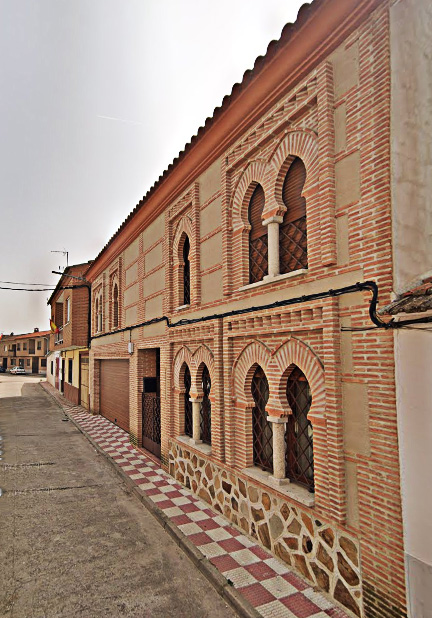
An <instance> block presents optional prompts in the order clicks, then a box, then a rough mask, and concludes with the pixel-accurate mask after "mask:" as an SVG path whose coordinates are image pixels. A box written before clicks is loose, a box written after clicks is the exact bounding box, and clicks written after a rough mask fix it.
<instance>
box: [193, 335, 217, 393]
mask: <svg viewBox="0 0 432 618" xmlns="http://www.w3.org/2000/svg"><path fill="white" fill-rule="evenodd" d="M192 362H193V370H192V368H191V367H189V369H190V372H191V381H192V390H193V391H194V392H196V393H198V394H199V395H201V394H202V393H201V390H202V389H201V381H200V373H201V370H200V368H201V366H202V365H207V369H208V370H209V373H210V380H211V383H212V385H213V384H215V383H216V374H215V366H214V357H213V354H212V352H211V350H210V348H208V347H207V346H206V345H205V344H202V345H200V346H199V347H198V348H197V349H196V350H195V352H193V354H192ZM212 390H213V386H212Z"/></svg>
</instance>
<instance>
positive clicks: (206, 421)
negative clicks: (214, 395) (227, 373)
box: [200, 365, 211, 444]
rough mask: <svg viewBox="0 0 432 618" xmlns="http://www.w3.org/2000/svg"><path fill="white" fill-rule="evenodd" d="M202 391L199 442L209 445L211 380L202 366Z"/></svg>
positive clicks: (207, 371)
mask: <svg viewBox="0 0 432 618" xmlns="http://www.w3.org/2000/svg"><path fill="white" fill-rule="evenodd" d="M202 389H203V393H204V395H203V400H202V404H201V414H200V434H201V440H202V441H203V442H204V443H205V444H211V401H210V389H211V380H210V373H209V370H208V369H207V366H206V365H204V369H203V372H202Z"/></svg>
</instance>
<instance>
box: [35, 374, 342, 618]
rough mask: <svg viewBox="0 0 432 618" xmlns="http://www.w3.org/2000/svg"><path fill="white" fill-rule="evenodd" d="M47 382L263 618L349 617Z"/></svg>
mask: <svg viewBox="0 0 432 618" xmlns="http://www.w3.org/2000/svg"><path fill="white" fill-rule="evenodd" d="M43 386H44V388H45V389H46V390H47V391H49V392H50V393H51V394H52V395H54V397H55V398H56V399H57V400H58V401H59V403H60V404H61V405H62V407H63V408H64V409H65V410H66V411H67V412H68V414H69V415H71V416H72V417H73V419H74V421H75V422H76V423H78V424H79V426H80V427H81V428H82V429H83V430H84V431H85V432H86V433H87V434H88V435H89V436H90V437H91V438H92V439H93V440H94V441H95V442H96V443H97V444H98V446H99V447H100V448H101V449H103V450H104V451H105V452H106V453H107V454H108V455H109V456H110V457H111V458H112V459H113V460H114V461H115V463H116V464H117V465H118V466H121V467H122V469H123V471H124V472H126V473H127V474H128V475H129V476H130V478H131V479H132V480H133V481H134V482H135V483H136V485H137V486H138V487H140V489H141V490H142V491H144V492H145V493H146V495H147V496H149V497H150V498H151V499H152V500H153V502H155V503H156V504H157V506H158V507H159V508H160V509H161V510H162V511H163V512H164V514H165V515H166V516H167V517H169V518H170V519H171V521H172V522H173V523H174V524H175V525H177V526H178V528H179V529H180V530H181V531H182V532H183V534H185V535H186V536H187V537H188V539H189V540H190V541H192V543H193V544H194V545H195V546H196V547H198V548H199V549H200V551H201V552H202V553H203V554H204V555H205V556H206V557H207V558H208V559H209V560H210V562H212V563H213V564H214V566H215V567H216V568H217V569H218V570H219V571H220V572H221V573H222V574H223V575H224V577H225V578H226V579H227V580H228V581H230V582H231V583H232V585H233V586H234V587H235V588H236V589H237V590H238V591H239V592H240V593H241V594H242V595H243V596H244V597H245V598H246V599H247V600H248V601H249V603H250V604H251V605H253V606H254V607H255V608H256V609H257V610H258V612H259V613H260V614H261V615H262V616H263V617H264V618H328V617H329V616H331V617H332V618H347V615H346V613H345V612H344V611H342V610H341V609H339V608H337V607H335V605H334V604H333V603H332V602H331V601H329V600H328V599H326V598H325V597H324V596H323V595H322V594H320V593H319V592H317V591H316V590H315V589H314V588H312V587H311V586H310V585H309V584H308V583H306V582H305V581H304V580H302V579H301V578H300V577H298V576H297V575H295V574H294V573H293V572H292V571H291V570H290V569H289V568H288V567H287V566H286V565H284V563H282V562H280V561H279V560H277V559H276V558H274V557H273V556H272V555H271V554H270V553H269V552H267V551H266V550H264V549H263V548H262V547H261V546H259V545H257V544H256V543H255V542H254V541H253V540H251V539H250V538H249V537H247V536H245V535H244V534H242V533H241V532H240V531H239V530H237V529H236V528H235V527H234V526H233V525H231V524H230V523H229V522H228V520H226V519H225V518H224V517H222V516H221V515H219V514H218V513H217V512H215V511H213V510H212V509H211V508H210V507H209V505H208V504H207V503H206V502H203V501H202V500H200V499H199V498H197V497H196V496H195V495H194V494H193V493H192V492H191V491H190V490H188V489H186V488H185V487H183V485H180V484H179V483H178V482H177V481H175V480H174V479H173V478H172V477H171V476H170V475H169V474H168V473H167V472H165V471H164V470H162V469H161V468H160V467H159V465H158V463H157V462H156V461H155V460H153V459H152V458H151V456H147V455H146V454H145V453H144V452H142V451H141V450H139V449H137V448H135V447H134V446H133V445H132V444H130V442H129V435H128V433H126V432H125V431H123V430H122V429H120V428H119V427H117V426H115V425H113V424H112V423H111V422H110V421H108V420H107V419H105V418H104V417H102V416H94V415H91V414H88V413H87V411H85V409H84V408H82V407H80V406H73V405H71V404H68V403H67V402H66V401H65V399H64V398H63V397H62V396H61V395H60V393H58V391H56V390H55V389H54V388H52V387H51V386H50V385H49V384H48V383H44V385H43Z"/></svg>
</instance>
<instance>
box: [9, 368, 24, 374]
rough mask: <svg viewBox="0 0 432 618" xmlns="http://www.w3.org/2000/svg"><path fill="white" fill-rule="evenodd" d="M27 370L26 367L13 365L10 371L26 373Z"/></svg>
mask: <svg viewBox="0 0 432 618" xmlns="http://www.w3.org/2000/svg"><path fill="white" fill-rule="evenodd" d="M25 372H26V370H25V369H24V367H16V366H15V367H12V369H11V370H10V373H21V374H22V373H24V374H25Z"/></svg>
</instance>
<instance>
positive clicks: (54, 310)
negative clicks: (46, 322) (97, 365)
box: [48, 262, 90, 407]
mask: <svg viewBox="0 0 432 618" xmlns="http://www.w3.org/2000/svg"><path fill="white" fill-rule="evenodd" d="M89 265H90V263H89V262H87V263H84V264H75V265H73V266H68V267H67V268H66V270H65V271H64V273H63V275H62V276H61V278H60V280H59V282H58V284H57V286H56V288H55V290H54V292H53V293H52V295H51V297H50V298H49V300H48V304H49V305H50V306H51V320H52V321H53V322H54V324H55V325H56V326H57V328H58V332H57V333H53V332H51V333H50V348H49V349H50V353H49V356H48V381H49V382H50V383H51V384H52V385H53V386H55V387H56V388H58V389H59V390H61V391H62V392H63V394H64V396H65V397H66V399H68V401H71V402H72V403H75V404H80V403H82V404H83V405H85V406H86V407H88V401H87V400H88V396H86V397H85V398H82V397H81V390H82V388H81V387H82V384H81V378H82V376H81V362H80V358H81V355H82V354H85V353H86V350H88V342H89V302H90V293H89V292H90V291H89V284H87V283H86V282H85V275H86V272H87V270H88V268H89ZM84 389H85V391H86V392H87V390H88V387H87V384H85V385H84Z"/></svg>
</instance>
